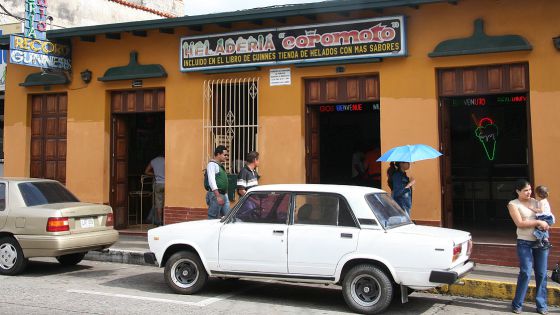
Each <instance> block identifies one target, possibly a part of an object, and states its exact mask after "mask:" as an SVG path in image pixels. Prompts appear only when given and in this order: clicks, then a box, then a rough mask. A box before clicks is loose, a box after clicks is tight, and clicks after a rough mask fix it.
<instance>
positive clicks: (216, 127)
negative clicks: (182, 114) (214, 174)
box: [202, 78, 259, 174]
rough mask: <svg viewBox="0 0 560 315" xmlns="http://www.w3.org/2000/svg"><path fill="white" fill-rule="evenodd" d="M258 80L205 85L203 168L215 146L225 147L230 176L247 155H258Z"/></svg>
mask: <svg viewBox="0 0 560 315" xmlns="http://www.w3.org/2000/svg"><path fill="white" fill-rule="evenodd" d="M258 90H259V79H258V78H246V79H239V78H238V79H220V80H207V81H205V82H204V92H203V93H204V101H203V116H202V120H203V129H204V132H203V141H202V142H203V150H202V152H203V153H202V154H203V156H202V162H203V163H204V165H203V168H204V167H206V163H208V161H209V160H210V159H211V158H212V157H213V156H214V149H215V148H216V146H218V145H225V146H226V147H227V148H228V150H229V152H230V155H229V160H228V161H226V162H225V163H224V166H225V168H226V171H227V172H228V173H229V174H237V173H239V171H240V170H241V168H242V167H243V164H244V159H245V156H246V155H247V153H248V152H250V151H257V135H258Z"/></svg>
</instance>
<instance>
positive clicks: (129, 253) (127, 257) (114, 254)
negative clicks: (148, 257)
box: [84, 248, 154, 266]
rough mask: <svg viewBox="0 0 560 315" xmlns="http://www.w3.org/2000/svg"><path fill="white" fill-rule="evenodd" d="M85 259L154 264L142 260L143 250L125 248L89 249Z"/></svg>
mask: <svg viewBox="0 0 560 315" xmlns="http://www.w3.org/2000/svg"><path fill="white" fill-rule="evenodd" d="M84 259H86V260H94V261H105V262H113V263H121V264H130V265H143V266H154V265H151V264H148V263H146V262H144V252H141V251H133V250H126V249H111V248H110V249H109V250H106V251H102V252H97V251H91V252H88V253H87V254H86V256H85V257H84Z"/></svg>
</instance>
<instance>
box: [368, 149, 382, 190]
mask: <svg viewBox="0 0 560 315" xmlns="http://www.w3.org/2000/svg"><path fill="white" fill-rule="evenodd" d="M380 156H381V149H380V148H379V145H374V146H373V147H372V148H371V149H370V150H369V151H367V152H366V156H365V159H364V164H365V167H366V173H367V178H368V179H367V186H370V187H375V188H381V162H377V159H378V158H379V157H380Z"/></svg>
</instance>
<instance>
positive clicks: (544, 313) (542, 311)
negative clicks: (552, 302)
mask: <svg viewBox="0 0 560 315" xmlns="http://www.w3.org/2000/svg"><path fill="white" fill-rule="evenodd" d="M537 313H539V314H543V315H546V314H548V310H537Z"/></svg>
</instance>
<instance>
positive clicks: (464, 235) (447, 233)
mask: <svg viewBox="0 0 560 315" xmlns="http://www.w3.org/2000/svg"><path fill="white" fill-rule="evenodd" d="M388 233H399V234H407V235H411V236H413V235H417V236H427V237H433V238H437V239H451V240H453V241H454V242H455V244H461V243H463V242H466V241H468V240H469V239H470V238H471V233H469V232H465V231H461V230H454V229H447V228H440V227H433V226H426V225H415V224H408V225H404V226H401V227H397V228H394V229H390V230H388Z"/></svg>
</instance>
